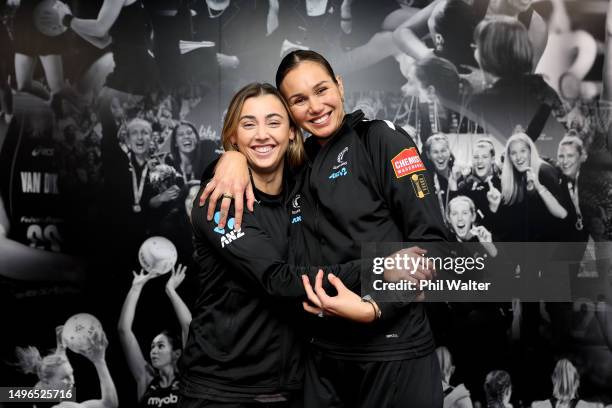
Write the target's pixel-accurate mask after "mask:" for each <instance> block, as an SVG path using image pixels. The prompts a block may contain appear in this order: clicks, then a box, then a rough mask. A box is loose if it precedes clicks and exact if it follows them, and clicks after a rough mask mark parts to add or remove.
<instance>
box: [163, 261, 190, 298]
mask: <svg viewBox="0 0 612 408" xmlns="http://www.w3.org/2000/svg"><path fill="white" fill-rule="evenodd" d="M186 270H187V267H186V266H185V265H181V264H179V265H178V266H177V267H173V268H172V274H171V275H170V277H169V278H168V282H166V290H167V291H174V290H176V288H178V287H179V285H180V284H181V283H183V280H185V271H186Z"/></svg>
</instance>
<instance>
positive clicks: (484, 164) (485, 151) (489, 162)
mask: <svg viewBox="0 0 612 408" xmlns="http://www.w3.org/2000/svg"><path fill="white" fill-rule="evenodd" d="M493 160H494V158H493V155H492V154H491V148H490V147H489V146H487V145H476V146H475V147H474V153H473V154H472V169H473V170H474V174H475V175H476V176H477V177H478V178H480V179H481V180H485V179H486V178H487V177H488V176H489V175H491V174H493Z"/></svg>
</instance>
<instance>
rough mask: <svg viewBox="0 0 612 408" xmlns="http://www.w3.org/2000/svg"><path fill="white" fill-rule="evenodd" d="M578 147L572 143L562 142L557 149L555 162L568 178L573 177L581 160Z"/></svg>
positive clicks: (578, 168)
mask: <svg viewBox="0 0 612 408" xmlns="http://www.w3.org/2000/svg"><path fill="white" fill-rule="evenodd" d="M583 161H584V160H583V158H582V157H581V154H580V152H579V151H578V148H577V147H576V146H575V145H573V144H562V145H560V146H559V149H558V150H557V162H558V163H559V168H560V169H561V172H563V174H564V175H565V176H567V177H569V178H570V179H575V178H576V175H577V174H578V171H579V170H580V165H581V164H582V162H583Z"/></svg>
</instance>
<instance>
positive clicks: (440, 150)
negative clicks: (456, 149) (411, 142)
mask: <svg viewBox="0 0 612 408" xmlns="http://www.w3.org/2000/svg"><path fill="white" fill-rule="evenodd" d="M427 157H429V160H431V162H432V163H433V164H434V166H435V168H436V171H437V172H438V173H442V172H444V171H445V170H446V169H447V168H448V161H449V160H450V149H449V148H448V143H446V142H445V141H443V140H435V141H433V142H432V143H431V146H430V147H429V150H428V151H427Z"/></svg>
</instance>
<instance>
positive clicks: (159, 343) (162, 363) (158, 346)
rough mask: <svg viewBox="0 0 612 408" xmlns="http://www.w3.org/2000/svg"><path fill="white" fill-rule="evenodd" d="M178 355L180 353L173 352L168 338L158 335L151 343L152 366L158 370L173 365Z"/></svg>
mask: <svg viewBox="0 0 612 408" xmlns="http://www.w3.org/2000/svg"><path fill="white" fill-rule="evenodd" d="M177 353H178V351H174V350H173V348H172V345H171V344H170V341H169V340H168V336H166V335H165V334H158V335H157V336H155V338H154V339H153V341H152V342H151V351H150V353H149V356H150V357H151V365H152V366H153V367H154V368H157V369H160V368H162V367H166V366H168V365H173V364H174V362H175V361H176V359H177Z"/></svg>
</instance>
